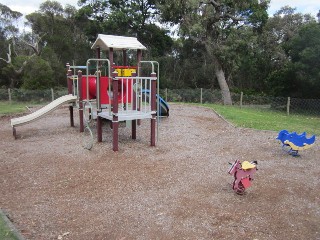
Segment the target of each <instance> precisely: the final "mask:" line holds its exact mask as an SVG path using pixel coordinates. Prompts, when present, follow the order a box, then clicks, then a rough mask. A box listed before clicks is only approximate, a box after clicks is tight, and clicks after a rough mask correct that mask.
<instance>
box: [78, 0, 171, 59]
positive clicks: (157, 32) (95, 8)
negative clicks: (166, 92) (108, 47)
mask: <svg viewBox="0 0 320 240" xmlns="http://www.w3.org/2000/svg"><path fill="white" fill-rule="evenodd" d="M80 5H81V6H82V7H81V9H80V10H79V14H82V15H81V16H82V18H88V19H89V20H90V24H88V26H87V28H86V32H87V33H88V34H90V36H89V37H90V39H91V40H95V38H96V36H97V34H98V33H104V34H111V35H122V36H135V37H137V38H138V40H139V41H141V42H142V43H143V44H144V45H146V47H147V48H149V50H150V51H149V56H152V57H157V56H163V55H164V54H165V53H168V52H170V50H171V46H172V44H173V41H172V39H171V37H169V36H168V34H167V31H166V30H164V29H162V28H161V27H159V26H157V25H156V24H154V23H152V22H154V21H155V18H156V15H157V11H158V10H157V8H156V1H155V0H129V1H128V0H117V1H115V0H108V1H100V0H95V1H88V0H81V1H80Z"/></svg>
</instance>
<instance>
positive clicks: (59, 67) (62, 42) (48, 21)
mask: <svg viewBox="0 0 320 240" xmlns="http://www.w3.org/2000/svg"><path fill="white" fill-rule="evenodd" d="M77 14H78V11H77V9H76V8H75V7H74V6H71V5H68V4H67V5H66V6H65V7H63V6H62V5H61V4H60V3H59V2H57V1H50V0H48V1H45V2H42V3H41V4H40V6H39V10H38V11H36V12H33V13H31V14H28V15H27V16H26V19H27V21H28V22H27V23H28V24H29V26H30V27H31V29H32V33H33V34H36V35H38V36H40V37H41V39H42V41H41V42H39V51H40V55H41V57H42V59H43V60H45V61H47V62H49V65H50V67H51V68H52V70H53V71H54V73H55V74H54V76H55V78H56V81H55V83H56V85H65V79H64V78H65V69H64V68H65V64H66V63H67V62H73V61H74V62H75V63H77V64H80V65H81V64H84V63H85V61H86V59H88V58H89V57H91V54H92V51H91V50H90V42H89V41H88V39H87V37H86V36H85V34H84V32H83V31H82V25H81V24H84V23H83V21H77ZM43 66H44V65H43Z"/></svg>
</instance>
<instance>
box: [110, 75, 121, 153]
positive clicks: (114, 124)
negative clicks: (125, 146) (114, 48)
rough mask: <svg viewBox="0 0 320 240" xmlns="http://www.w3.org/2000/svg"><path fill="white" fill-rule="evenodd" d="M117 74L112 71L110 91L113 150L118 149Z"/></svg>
mask: <svg viewBox="0 0 320 240" xmlns="http://www.w3.org/2000/svg"><path fill="white" fill-rule="evenodd" d="M117 76H118V73H117V72H112V91H113V102H112V113H113V118H112V132H113V140H112V143H113V151H115V152H116V151H118V150H119V117H118V84H119V82H118V79H117V78H116V77H117Z"/></svg>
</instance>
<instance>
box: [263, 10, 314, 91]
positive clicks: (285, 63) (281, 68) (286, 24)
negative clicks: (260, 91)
mask: <svg viewBox="0 0 320 240" xmlns="http://www.w3.org/2000/svg"><path fill="white" fill-rule="evenodd" d="M315 22H316V20H315V18H314V17H312V16H311V15H310V14H302V13H297V12H296V9H295V8H292V7H289V6H284V7H282V8H281V9H280V10H279V11H277V12H276V13H275V14H274V15H273V16H272V17H270V18H269V19H268V22H267V24H266V25H265V26H264V28H263V31H262V34H261V35H260V36H259V39H258V42H259V51H260V53H259V55H260V63H263V64H260V67H259V69H260V75H261V76H263V77H264V79H266V80H265V85H266V86H268V88H267V89H266V91H267V93H268V94H270V95H278V96H279V95H280V96H286V95H288V94H290V93H292V87H293V86H294V84H293V81H292V80H293V79H294V78H295V74H294V71H293V69H292V67H293V65H292V61H293V59H292V56H291V55H290V54H289V49H290V47H288V44H289V43H290V42H291V40H292V39H293V38H295V37H296V36H297V35H299V32H300V30H301V28H303V26H305V25H308V24H310V23H315Z"/></svg>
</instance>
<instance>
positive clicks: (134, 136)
mask: <svg viewBox="0 0 320 240" xmlns="http://www.w3.org/2000/svg"><path fill="white" fill-rule="evenodd" d="M136 76H137V73H132V77H136ZM135 83H136V80H135V79H132V87H133V86H134V85H135ZM136 91H138V87H137V89H136ZM136 91H135V90H134V89H132V110H136V108H137V102H136V97H137V93H136ZM131 136H132V139H137V120H132V121H131Z"/></svg>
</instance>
